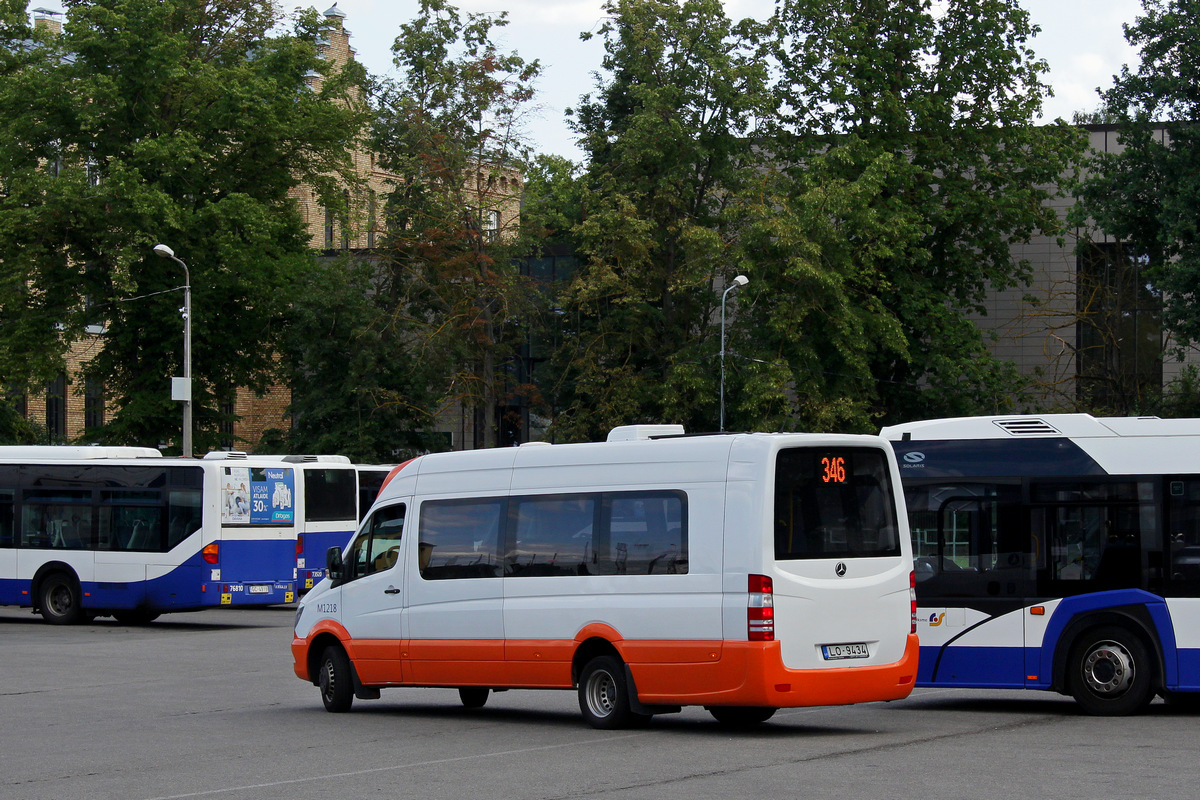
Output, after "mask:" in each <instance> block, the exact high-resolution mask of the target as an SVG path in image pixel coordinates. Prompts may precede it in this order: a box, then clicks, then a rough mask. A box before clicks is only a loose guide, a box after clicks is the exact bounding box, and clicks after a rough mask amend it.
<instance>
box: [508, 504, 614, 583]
mask: <svg viewBox="0 0 1200 800" xmlns="http://www.w3.org/2000/svg"><path fill="white" fill-rule="evenodd" d="M596 498H597V496H596V495H580V494H572V495H555V496H549V497H523V498H517V499H513V500H512V501H511V505H512V515H513V526H514V536H515V541H514V542H513V545H512V547H511V549H510V550H509V551H508V552H507V553H506V555H505V559H504V564H505V574H506V575H512V576H514V577H535V576H547V575H591V574H594V573H593V572H592V571H591V569H590V568H591V567H592V566H594V564H592V563H590V562H592V561H593V556H594V555H595V549H594V548H593V546H592V537H593V532H594V530H595V528H596V513H597V509H598V506H597V502H596Z"/></svg>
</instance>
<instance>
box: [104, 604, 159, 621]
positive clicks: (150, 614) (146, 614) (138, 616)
mask: <svg viewBox="0 0 1200 800" xmlns="http://www.w3.org/2000/svg"><path fill="white" fill-rule="evenodd" d="M158 617H159V612H158V611H142V610H139V609H136V608H135V609H131V610H129V611H114V612H113V619H115V620H116V621H117V622H119V623H121V624H122V625H149V624H150V623H151V622H154V620H156V619H158Z"/></svg>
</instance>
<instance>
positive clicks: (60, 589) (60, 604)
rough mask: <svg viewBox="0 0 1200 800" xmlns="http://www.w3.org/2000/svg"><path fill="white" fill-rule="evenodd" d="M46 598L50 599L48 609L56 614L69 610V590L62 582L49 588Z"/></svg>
mask: <svg viewBox="0 0 1200 800" xmlns="http://www.w3.org/2000/svg"><path fill="white" fill-rule="evenodd" d="M47 599H48V600H49V601H50V610H51V611H52V612H53V613H54V614H56V615H58V616H62V615H63V614H66V613H68V612H69V611H70V610H71V590H70V589H68V588H67V587H66V586H63V585H62V584H59V585H57V586H55V587H54V588H53V589H51V590H50V596H49V597H48V598H47Z"/></svg>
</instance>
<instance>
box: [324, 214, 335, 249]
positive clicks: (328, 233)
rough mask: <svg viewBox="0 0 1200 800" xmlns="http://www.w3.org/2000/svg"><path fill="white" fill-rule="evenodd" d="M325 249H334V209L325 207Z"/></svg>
mask: <svg viewBox="0 0 1200 800" xmlns="http://www.w3.org/2000/svg"><path fill="white" fill-rule="evenodd" d="M325 249H326V250H332V249H333V209H332V208H327V209H325Z"/></svg>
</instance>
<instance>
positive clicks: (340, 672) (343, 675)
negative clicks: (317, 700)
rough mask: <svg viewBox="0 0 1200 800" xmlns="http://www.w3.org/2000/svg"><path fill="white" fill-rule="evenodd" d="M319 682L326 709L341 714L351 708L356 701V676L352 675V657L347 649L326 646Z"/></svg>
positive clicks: (322, 655)
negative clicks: (348, 654)
mask: <svg viewBox="0 0 1200 800" xmlns="http://www.w3.org/2000/svg"><path fill="white" fill-rule="evenodd" d="M317 684H318V685H319V686H320V687H321V702H322V703H324V704H325V710H326V711H331V712H333V713H334V714H340V713H342V712H345V711H349V710H350V706H351V705H352V704H353V703H354V678H352V677H351V675H350V659H349V658H348V657H347V656H346V651H345V650H343V649H342V648H340V647H338V646H337V645H330V646H329V647H326V648H325V652H323V653H322V654H321V666H320V669H319V671H318V673H317Z"/></svg>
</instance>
